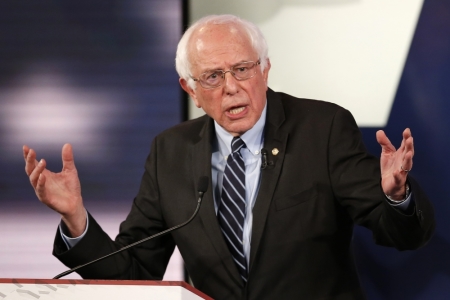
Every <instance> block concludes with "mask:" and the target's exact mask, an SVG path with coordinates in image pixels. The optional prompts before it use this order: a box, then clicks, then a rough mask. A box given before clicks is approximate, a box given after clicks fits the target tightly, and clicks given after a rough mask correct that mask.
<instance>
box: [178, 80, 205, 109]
mask: <svg viewBox="0 0 450 300" xmlns="http://www.w3.org/2000/svg"><path fill="white" fill-rule="evenodd" d="M179 82H180V85H181V87H182V88H183V90H184V91H185V92H186V93H188V94H189V96H190V97H191V99H192V101H194V103H195V106H197V107H198V108H200V107H201V106H200V103H199V102H198V100H197V95H196V93H195V90H193V89H192V88H191V87H190V86H189V85H188V83H187V81H186V79H184V78H180V79H179Z"/></svg>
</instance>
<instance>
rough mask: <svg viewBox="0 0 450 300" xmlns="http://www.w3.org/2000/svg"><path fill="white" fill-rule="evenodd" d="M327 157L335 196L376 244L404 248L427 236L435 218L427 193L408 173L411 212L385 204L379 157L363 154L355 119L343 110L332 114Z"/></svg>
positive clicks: (413, 245) (365, 152)
mask: <svg viewBox="0 0 450 300" xmlns="http://www.w3.org/2000/svg"><path fill="white" fill-rule="evenodd" d="M328 157H329V162H328V165H329V174H330V179H331V182H332V186H333V192H334V193H335V196H336V197H337V199H338V201H339V202H340V203H341V205H342V206H344V207H345V208H346V210H347V212H348V213H349V214H350V216H351V218H352V219H353V220H354V222H355V223H357V224H359V225H362V226H365V227H367V228H369V229H370V230H371V231H372V232H373V237H374V239H375V242H376V243H377V244H380V245H384V246H391V247H395V248H397V249H399V250H408V249H416V248H418V247H420V246H422V245H424V244H425V243H426V242H427V241H428V240H429V239H430V237H431V235H432V233H433V231H434V228H435V221H434V213H433V207H432V205H431V203H430V201H429V200H428V198H427V196H426V195H425V193H424V192H423V191H422V189H421V188H420V186H419V185H418V183H417V182H416V181H415V180H414V179H413V178H412V177H411V176H408V180H409V182H410V185H411V190H412V193H413V194H412V196H413V197H414V198H413V199H414V203H415V209H414V212H413V214H411V215H406V214H404V213H402V212H401V211H399V210H397V209H395V208H394V207H392V206H391V205H389V203H388V202H387V201H386V198H385V195H384V193H383V191H382V189H381V183H380V181H381V172H380V167H379V159H377V158H375V157H373V156H372V155H370V154H368V153H367V151H366V149H365V146H364V144H363V142H362V137H361V133H360V131H359V129H358V127H357V125H356V122H355V120H354V119H353V116H352V115H351V114H350V112H348V111H347V110H345V109H339V110H337V112H336V114H335V115H334V119H333V124H332V129H331V131H330V136H329V147H328Z"/></svg>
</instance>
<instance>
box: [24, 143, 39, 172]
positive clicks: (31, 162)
mask: <svg viewBox="0 0 450 300" xmlns="http://www.w3.org/2000/svg"><path fill="white" fill-rule="evenodd" d="M36 165H37V161H36V152H34V150H33V149H29V150H28V155H27V156H26V158H25V173H27V175H28V176H30V175H31V173H32V172H33V170H34V169H35V168H36Z"/></svg>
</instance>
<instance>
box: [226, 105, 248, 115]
mask: <svg viewBox="0 0 450 300" xmlns="http://www.w3.org/2000/svg"><path fill="white" fill-rule="evenodd" d="M244 109H245V106H241V107H235V108H232V109H230V110H229V111H228V112H229V113H230V114H232V115H237V114H239V113H241V112H243V111H244Z"/></svg>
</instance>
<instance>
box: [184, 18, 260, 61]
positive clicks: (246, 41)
mask: <svg viewBox="0 0 450 300" xmlns="http://www.w3.org/2000/svg"><path fill="white" fill-rule="evenodd" d="M188 51H189V53H188V58H189V61H190V63H191V64H196V62H197V61H198V60H199V59H200V58H201V57H205V56H212V55H214V54H218V55H220V54H222V53H224V52H226V51H229V52H233V51H239V52H243V51H244V52H255V51H254V49H253V47H252V43H251V41H250V38H249V35H248V34H247V32H246V31H245V29H244V28H242V27H241V26H239V25H238V24H234V23H227V24H206V25H203V26H201V27H199V28H198V29H197V30H196V31H195V32H194V33H193V34H192V36H191V38H190V39H189V43H188Z"/></svg>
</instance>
